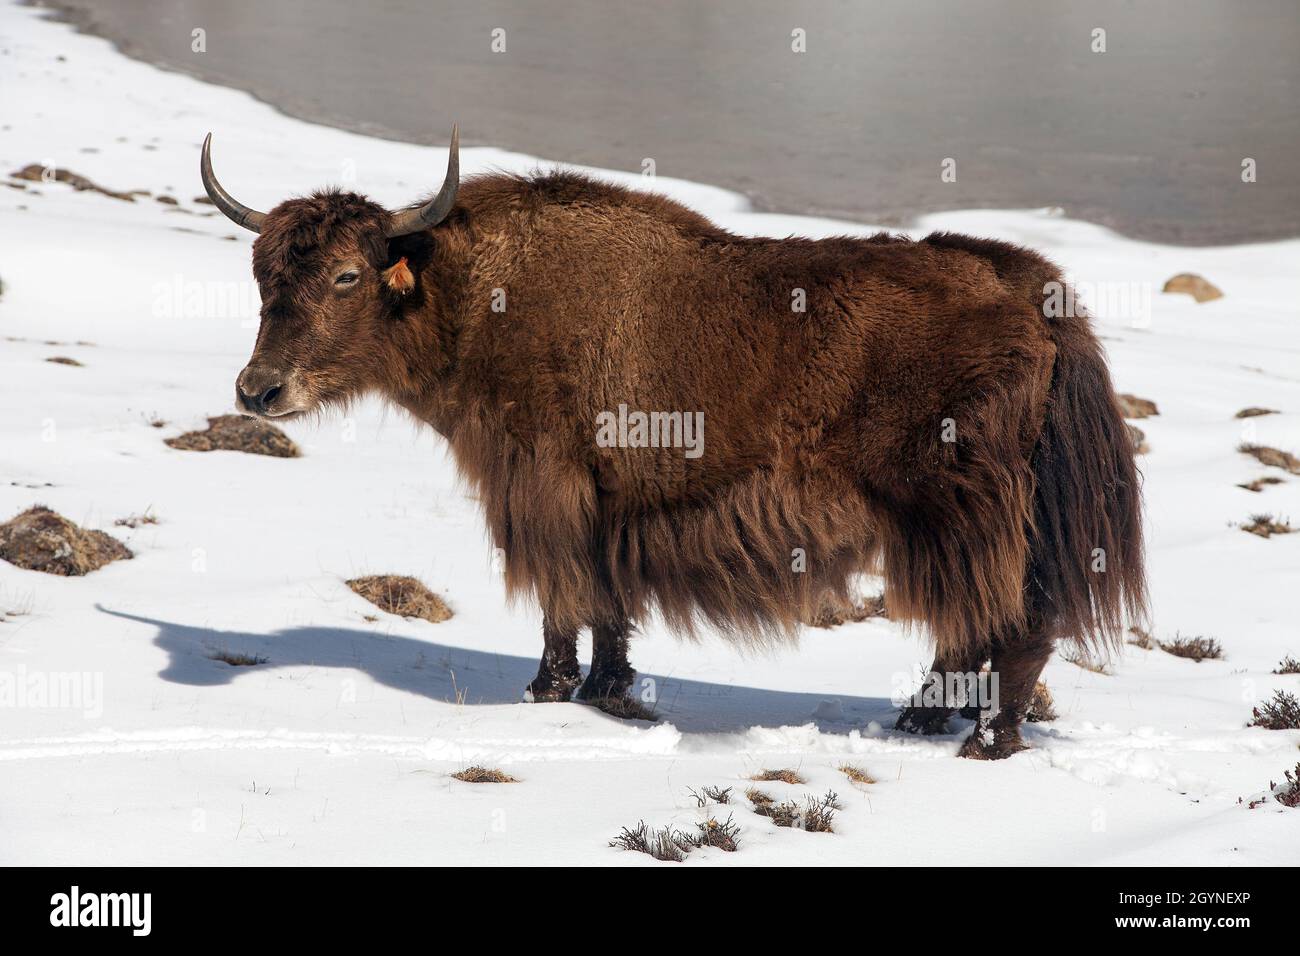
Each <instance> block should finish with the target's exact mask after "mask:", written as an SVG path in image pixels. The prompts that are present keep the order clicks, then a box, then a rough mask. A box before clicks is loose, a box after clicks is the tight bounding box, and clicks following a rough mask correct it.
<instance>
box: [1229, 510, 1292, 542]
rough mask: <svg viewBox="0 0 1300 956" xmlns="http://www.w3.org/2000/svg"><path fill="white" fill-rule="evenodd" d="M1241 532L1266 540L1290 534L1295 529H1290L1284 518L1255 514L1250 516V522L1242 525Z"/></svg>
mask: <svg viewBox="0 0 1300 956" xmlns="http://www.w3.org/2000/svg"><path fill="white" fill-rule="evenodd" d="M1241 530H1242V531H1249V532H1250V533H1251V534H1254V535H1258V536H1259V537H1261V538H1268V537H1272V536H1273V535H1275V534H1290V533H1291V532H1292V531H1294V530H1295V529H1294V528H1292V527H1291V524H1290V522H1288V521H1287V520H1286V519H1285V518H1275V517H1273V515H1270V514H1257V515H1251V516H1250V521H1249V522H1248V523H1247V524H1244V525H1242V526H1241Z"/></svg>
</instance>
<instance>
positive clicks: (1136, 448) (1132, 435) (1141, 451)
mask: <svg viewBox="0 0 1300 956" xmlns="http://www.w3.org/2000/svg"><path fill="white" fill-rule="evenodd" d="M1124 428H1125V429H1127V430H1128V440H1129V444H1130V445H1132V446H1133V454H1135V455H1146V454H1150V452H1151V446H1150V445H1148V444H1147V436H1146V432H1144V431H1142V429H1140V428H1138V427H1137V426H1136V425H1130V424H1129V423H1128V422H1125V423H1124Z"/></svg>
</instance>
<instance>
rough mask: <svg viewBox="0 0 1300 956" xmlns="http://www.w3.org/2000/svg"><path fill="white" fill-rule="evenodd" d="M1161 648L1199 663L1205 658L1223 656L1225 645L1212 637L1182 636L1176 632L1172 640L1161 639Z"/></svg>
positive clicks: (1210, 658)
mask: <svg viewBox="0 0 1300 956" xmlns="http://www.w3.org/2000/svg"><path fill="white" fill-rule="evenodd" d="M1158 643H1159V644H1160V649H1161V650H1162V651H1164V652H1165V653H1167V654H1173V655H1174V657H1186V658H1188V659H1190V660H1193V661H1196V662H1197V663H1198V664H1199V663H1200V662H1201V661H1204V660H1212V661H1217V660H1220V659H1222V657H1223V647H1222V646H1221V645H1220V644H1219V642H1218V641H1216V640H1215V639H1214V638H1212V637H1182V636H1180V635H1177V634H1175V635H1174V639H1173V640H1172V641H1159V642H1158Z"/></svg>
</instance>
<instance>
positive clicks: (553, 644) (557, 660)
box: [525, 613, 582, 704]
mask: <svg viewBox="0 0 1300 956" xmlns="http://www.w3.org/2000/svg"><path fill="white" fill-rule="evenodd" d="M542 638H543V640H544V641H545V642H546V646H545V648H544V649H543V650H542V662H541V664H540V665H539V666H538V668H537V676H536V677H534V678H533V680H532V683H530V684H529V685H528V688H527V690H526V691H525V696H526V697H527V699H529V700H531V701H532V702H533V703H537V704H542V703H554V702H556V701H566V700H568V699H569V698H570V697H571V696H572V695H573V688H575V687H577V686H578V682H579V681H581V680H582V668H581V667H579V666H578V630H577V628H559V627H557V626H556V625H555V624H554V623H553V622H552V621H551V617H550V615H549V614H545V613H543V615H542Z"/></svg>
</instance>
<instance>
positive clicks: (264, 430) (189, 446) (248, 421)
mask: <svg viewBox="0 0 1300 956" xmlns="http://www.w3.org/2000/svg"><path fill="white" fill-rule="evenodd" d="M163 442H164V443H165V444H166V445H168V446H169V447H171V448H179V449H180V450H181V451H242V452H246V453H247V454H250V455H270V456H271V457H272V458H298V457H301V455H302V452H300V451H299V450H298V446H297V445H295V444H294V443H293V442H292V441H291V440H290V439H289V436H288V435H286V434H285V433H284V432H282V431H280V429H278V428H276V427H275V426H274V425H272V424H270V423H269V422H264V421H261V420H260V419H257V418H246V417H245V416H243V415H219V416H217V417H216V418H209V419H208V427H207V428H206V429H204V430H203V431H199V432H186V433H185V434H184V435H178V436H177V437H175V438H165V439H163Z"/></svg>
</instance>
